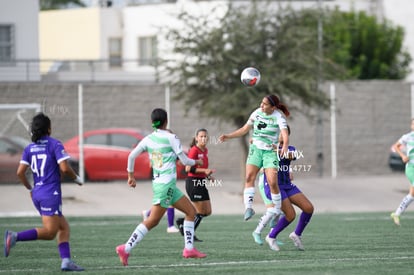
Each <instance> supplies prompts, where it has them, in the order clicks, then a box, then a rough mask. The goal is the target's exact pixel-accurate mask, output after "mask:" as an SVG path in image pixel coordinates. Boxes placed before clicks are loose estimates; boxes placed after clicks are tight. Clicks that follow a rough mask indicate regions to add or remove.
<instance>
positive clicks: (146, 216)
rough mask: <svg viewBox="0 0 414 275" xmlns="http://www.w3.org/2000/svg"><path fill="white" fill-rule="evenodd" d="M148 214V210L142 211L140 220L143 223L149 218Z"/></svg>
mask: <svg viewBox="0 0 414 275" xmlns="http://www.w3.org/2000/svg"><path fill="white" fill-rule="evenodd" d="M148 213H149V211H148V210H143V211H142V220H143V221H146V220H147V219H148V217H149V215H148Z"/></svg>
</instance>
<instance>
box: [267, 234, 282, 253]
mask: <svg viewBox="0 0 414 275" xmlns="http://www.w3.org/2000/svg"><path fill="white" fill-rule="evenodd" d="M266 242H267V244H268V245H269V247H270V249H271V250H273V251H279V250H280V248H279V246H278V245H277V241H276V239H273V238H270V237H269V235H267V236H266Z"/></svg>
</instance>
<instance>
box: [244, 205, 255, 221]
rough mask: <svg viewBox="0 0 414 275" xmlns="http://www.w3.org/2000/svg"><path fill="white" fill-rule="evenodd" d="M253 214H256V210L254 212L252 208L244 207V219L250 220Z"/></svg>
mask: <svg viewBox="0 0 414 275" xmlns="http://www.w3.org/2000/svg"><path fill="white" fill-rule="evenodd" d="M254 214H256V212H254V210H253V208H246V211H245V212H244V220H245V221H248V220H250V219H251V217H253V215H254Z"/></svg>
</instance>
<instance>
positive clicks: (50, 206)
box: [32, 194, 62, 216]
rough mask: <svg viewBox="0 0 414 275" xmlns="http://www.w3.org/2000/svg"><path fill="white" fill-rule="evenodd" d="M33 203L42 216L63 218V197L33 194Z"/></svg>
mask: <svg viewBox="0 0 414 275" xmlns="http://www.w3.org/2000/svg"><path fill="white" fill-rule="evenodd" d="M32 201H33V204H34V206H35V207H36V209H37V211H38V212H39V214H40V215H41V216H54V215H58V216H62V196H60V195H50V196H36V195H35V194H33V198H32Z"/></svg>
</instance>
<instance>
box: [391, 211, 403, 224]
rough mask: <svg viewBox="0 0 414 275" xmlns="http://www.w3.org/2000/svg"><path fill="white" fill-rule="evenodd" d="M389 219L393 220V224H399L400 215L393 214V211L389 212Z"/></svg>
mask: <svg viewBox="0 0 414 275" xmlns="http://www.w3.org/2000/svg"><path fill="white" fill-rule="evenodd" d="M391 219H392V220H393V221H394V223H395V225H398V226H400V225H401V224H400V216H399V215H397V214H395V213H391Z"/></svg>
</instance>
